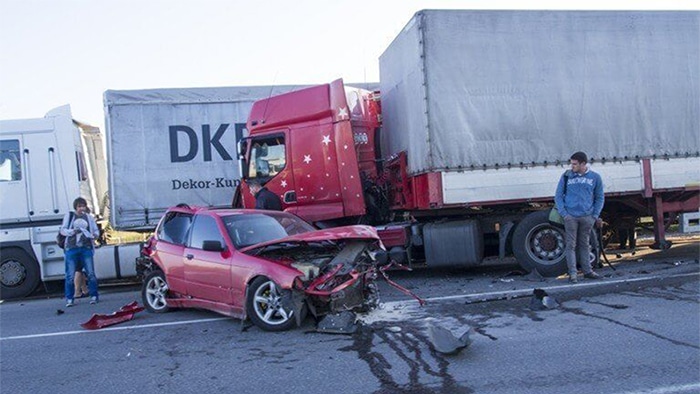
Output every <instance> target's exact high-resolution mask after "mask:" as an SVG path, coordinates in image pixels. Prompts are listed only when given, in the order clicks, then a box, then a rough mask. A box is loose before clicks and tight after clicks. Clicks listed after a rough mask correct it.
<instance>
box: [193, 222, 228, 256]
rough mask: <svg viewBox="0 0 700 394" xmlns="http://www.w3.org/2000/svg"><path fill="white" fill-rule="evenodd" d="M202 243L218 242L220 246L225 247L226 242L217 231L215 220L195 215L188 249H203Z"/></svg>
mask: <svg viewBox="0 0 700 394" xmlns="http://www.w3.org/2000/svg"><path fill="white" fill-rule="evenodd" d="M204 241H219V242H221V246H223V247H226V242H225V241H224V237H223V236H222V235H221V231H219V226H218V225H217V224H216V219H214V218H213V217H211V216H208V215H197V216H196V217H195V219H194V224H193V225H192V236H191V237H190V243H189V247H190V248H195V249H203V248H204Z"/></svg>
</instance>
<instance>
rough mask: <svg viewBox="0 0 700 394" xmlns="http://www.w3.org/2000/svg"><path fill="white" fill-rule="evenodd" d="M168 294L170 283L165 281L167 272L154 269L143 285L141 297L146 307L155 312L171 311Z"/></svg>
mask: <svg viewBox="0 0 700 394" xmlns="http://www.w3.org/2000/svg"><path fill="white" fill-rule="evenodd" d="M167 296H168V283H167V282H166V281H165V274H163V272H162V271H153V272H151V273H150V274H148V276H147V277H146V280H144V281H143V286H142V287H141V297H142V298H143V304H144V305H145V306H146V309H148V311H149V312H153V313H165V312H167V311H169V310H170V307H168V301H167Z"/></svg>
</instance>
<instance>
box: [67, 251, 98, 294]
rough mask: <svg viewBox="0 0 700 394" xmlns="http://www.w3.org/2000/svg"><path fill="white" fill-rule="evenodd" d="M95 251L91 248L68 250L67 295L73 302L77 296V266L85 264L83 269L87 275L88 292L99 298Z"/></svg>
mask: <svg viewBox="0 0 700 394" xmlns="http://www.w3.org/2000/svg"><path fill="white" fill-rule="evenodd" d="M94 254H95V251H94V250H93V249H92V248H90V247H82V248H71V249H66V285H65V294H66V299H67V300H72V299H73V296H74V295H75V287H74V285H73V279H74V277H75V265H76V263H77V262H78V261H82V262H83V269H84V270H85V273H86V274H87V282H88V291H89V292H90V296H91V297H99V294H98V293H97V276H95V264H94V262H93V260H92V256H93V255H94Z"/></svg>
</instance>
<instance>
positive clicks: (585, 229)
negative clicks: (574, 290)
mask: <svg viewBox="0 0 700 394" xmlns="http://www.w3.org/2000/svg"><path fill="white" fill-rule="evenodd" d="M594 224H595V218H594V217H593V216H581V217H578V218H577V217H573V216H565V217H564V228H565V229H566V252H565V253H566V266H567V267H568V269H569V275H570V276H571V277H572V278H575V277H576V256H578V263H579V265H580V266H581V270H582V271H583V273H584V274H588V273H590V272H592V271H593V270H592V268H591V262H590V261H589V260H588V257H589V253H590V246H589V238H590V236H591V229H592V228H593V225H594Z"/></svg>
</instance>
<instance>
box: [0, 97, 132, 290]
mask: <svg viewBox="0 0 700 394" xmlns="http://www.w3.org/2000/svg"><path fill="white" fill-rule="evenodd" d="M105 179H106V173H105V161H104V147H103V146H102V137H101V135H100V133H99V129H97V128H95V127H91V126H88V125H85V124H82V123H80V122H77V121H74V120H73V118H72V115H71V111H70V107H69V106H67V105H66V106H63V107H59V108H56V109H54V110H52V111H50V112H49V113H48V114H47V115H46V116H45V117H44V118H39V119H19V120H2V121H0V198H1V199H2V201H1V202H2V203H1V204H0V297H2V298H3V299H7V298H16V297H23V296H25V295H28V294H30V293H31V292H32V291H33V290H34V289H35V288H36V286H37V285H38V284H39V282H40V281H42V280H43V281H49V280H60V279H63V277H64V273H65V265H64V261H63V250H62V249H60V248H59V247H58V246H57V245H56V235H57V234H58V229H59V227H60V224H61V220H62V219H63V216H64V215H65V214H66V213H67V212H69V211H71V210H72V209H73V207H72V204H73V200H74V199H75V198H77V197H78V196H82V197H84V198H85V199H86V200H87V201H88V206H89V207H90V209H91V210H92V211H93V212H96V213H98V212H100V211H101V207H100V204H99V202H100V201H99V194H100V193H103V190H104V188H105V186H106V183H105ZM138 254H139V247H138V244H127V245H110V246H102V247H100V248H98V249H97V250H96V254H95V271H96V274H97V277H98V278H99V279H120V278H122V277H132V276H135V275H136V268H135V265H134V259H135V258H136V257H138Z"/></svg>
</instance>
